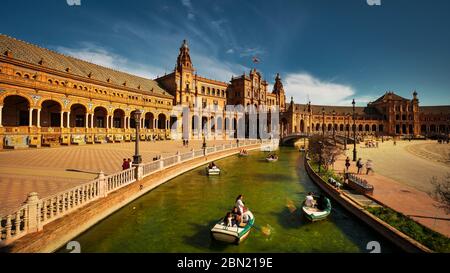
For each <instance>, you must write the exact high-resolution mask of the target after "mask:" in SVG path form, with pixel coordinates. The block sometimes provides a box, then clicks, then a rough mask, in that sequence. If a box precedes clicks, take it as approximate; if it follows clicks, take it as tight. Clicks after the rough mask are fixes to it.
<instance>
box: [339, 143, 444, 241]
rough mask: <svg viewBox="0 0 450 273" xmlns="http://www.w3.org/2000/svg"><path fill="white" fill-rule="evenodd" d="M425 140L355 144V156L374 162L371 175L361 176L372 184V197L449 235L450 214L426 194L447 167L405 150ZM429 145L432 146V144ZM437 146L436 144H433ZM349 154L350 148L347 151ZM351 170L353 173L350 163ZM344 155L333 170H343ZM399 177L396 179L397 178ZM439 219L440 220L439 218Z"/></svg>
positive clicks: (349, 154)
mask: <svg viewBox="0 0 450 273" xmlns="http://www.w3.org/2000/svg"><path fill="white" fill-rule="evenodd" d="M422 144H425V143H424V142H414V141H413V142H407V141H404V142H403V141H400V142H397V146H394V145H393V143H392V142H385V143H383V144H381V143H380V148H379V149H376V148H360V147H358V148H357V149H358V157H361V158H362V159H363V162H364V164H365V163H366V161H367V159H371V160H372V161H373V162H374V170H375V173H374V174H369V175H365V173H364V174H363V175H360V177H361V178H364V179H366V180H367V181H368V182H369V183H370V184H372V185H373V186H374V187H375V190H374V195H373V197H374V198H375V199H377V200H379V201H380V202H381V203H384V204H385V205H387V206H389V207H391V208H393V209H394V210H397V211H399V212H402V213H403V214H405V215H408V216H410V217H412V218H413V219H414V220H416V221H418V222H420V223H422V224H423V225H425V226H427V227H429V228H431V229H433V230H436V231H438V232H440V233H442V234H444V235H446V236H449V237H450V221H449V220H450V215H448V214H446V213H445V211H444V210H443V209H440V208H438V207H436V205H437V203H436V202H435V201H434V200H433V199H432V198H431V197H430V196H429V195H428V194H427V192H428V191H430V190H432V185H431V183H430V178H431V177H432V176H438V177H440V176H443V175H445V174H446V173H450V168H448V167H445V166H443V165H442V162H438V161H435V160H433V161H432V160H428V161H427V160H425V159H423V158H421V157H417V156H415V155H413V154H411V153H410V152H408V150H407V149H406V148H407V147H409V146H411V145H422ZM427 144H431V146H430V147H433V145H432V143H431V142H430V143H427ZM436 145H439V144H436ZM347 154H348V156H349V157H350V159H351V158H352V157H351V154H352V150H349V151H347ZM351 163H352V166H351V168H350V171H351V172H356V166H355V163H354V162H351ZM344 164H345V156H342V157H341V158H339V160H338V161H337V162H336V163H335V169H336V170H337V171H339V172H342V170H343V169H344ZM396 178H398V179H396ZM439 218H441V219H439Z"/></svg>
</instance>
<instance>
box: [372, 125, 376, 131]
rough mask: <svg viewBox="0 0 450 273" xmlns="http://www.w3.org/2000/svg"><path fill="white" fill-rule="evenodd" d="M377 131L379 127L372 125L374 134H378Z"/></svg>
mask: <svg viewBox="0 0 450 273" xmlns="http://www.w3.org/2000/svg"><path fill="white" fill-rule="evenodd" d="M376 131H377V125H375V124H373V125H372V132H376Z"/></svg>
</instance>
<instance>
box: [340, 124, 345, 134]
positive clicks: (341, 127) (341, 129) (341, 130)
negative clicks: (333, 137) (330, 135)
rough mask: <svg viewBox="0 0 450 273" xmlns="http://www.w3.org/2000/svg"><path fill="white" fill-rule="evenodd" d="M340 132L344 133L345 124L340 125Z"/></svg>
mask: <svg viewBox="0 0 450 273" xmlns="http://www.w3.org/2000/svg"><path fill="white" fill-rule="evenodd" d="M339 131H340V132H343V131H344V124H341V125H339Z"/></svg>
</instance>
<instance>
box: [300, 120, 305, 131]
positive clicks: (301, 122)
mask: <svg viewBox="0 0 450 273" xmlns="http://www.w3.org/2000/svg"><path fill="white" fill-rule="evenodd" d="M300 132H302V133H304V132H305V121H304V120H303V119H302V120H300Z"/></svg>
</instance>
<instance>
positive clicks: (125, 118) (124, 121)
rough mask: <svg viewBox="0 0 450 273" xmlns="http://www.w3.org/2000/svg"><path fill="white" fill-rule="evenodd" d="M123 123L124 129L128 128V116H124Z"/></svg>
mask: <svg viewBox="0 0 450 273" xmlns="http://www.w3.org/2000/svg"><path fill="white" fill-rule="evenodd" d="M122 124H123V125H122V127H123V128H124V129H128V128H127V117H126V116H123V123H122Z"/></svg>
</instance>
